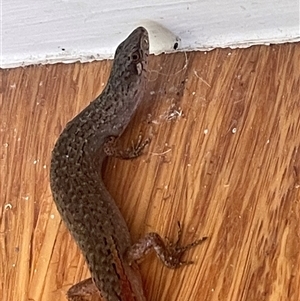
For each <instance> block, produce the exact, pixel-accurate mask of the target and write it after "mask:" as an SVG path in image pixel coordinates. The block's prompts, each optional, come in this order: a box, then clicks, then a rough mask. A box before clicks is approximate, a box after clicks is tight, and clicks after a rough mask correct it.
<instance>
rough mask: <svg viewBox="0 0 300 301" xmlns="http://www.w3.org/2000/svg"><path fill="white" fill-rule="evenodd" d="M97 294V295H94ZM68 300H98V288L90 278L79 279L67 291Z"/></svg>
mask: <svg viewBox="0 0 300 301" xmlns="http://www.w3.org/2000/svg"><path fill="white" fill-rule="evenodd" d="M96 296H97V297H96ZM67 298H68V301H96V300H97V301H98V300H99V301H100V300H101V299H99V290H98V289H97V287H96V286H95V284H94V282H93V280H92V278H88V279H85V280H83V281H80V282H78V283H76V284H74V285H73V286H71V288H69V290H68V292H67Z"/></svg>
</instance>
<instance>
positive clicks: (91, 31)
mask: <svg viewBox="0 0 300 301" xmlns="http://www.w3.org/2000/svg"><path fill="white" fill-rule="evenodd" d="M1 9H2V11H1V12H0V13H1V62H0V63H1V65H0V67H2V68H11V67H17V66H25V65H30V64H40V63H42V64H46V63H58V62H63V63H70V62H75V61H81V62H89V61H93V60H101V59H107V58H112V55H113V53H114V50H115V48H116V46H117V45H118V44H119V43H120V42H121V41H122V40H123V39H124V38H126V36H127V35H128V34H129V33H130V32H131V31H132V30H133V29H134V28H135V27H136V26H139V25H143V26H145V27H146V28H147V29H149V31H150V45H151V46H152V47H151V52H152V53H156V54H158V53H161V52H171V51H173V46H174V42H175V41H176V37H179V44H180V45H179V46H180V47H179V50H180V51H191V50H210V49H213V48H216V47H232V48H234V47H248V46H251V45H255V44H270V43H285V42H296V41H300V24H299V19H300V16H299V1H298V0H260V1H259V0H256V1H253V0H252V1H248V0H223V1H214V0H194V1H193V0H191V1H187V0H173V1H164V0H153V1H146V0H43V1H36V0H1ZM150 20H153V21H156V22H157V23H158V24H160V25H162V26H163V27H165V28H168V29H169V32H168V31H166V30H161V29H160V26H158V25H157V24H155V23H153V22H152V21H150ZM172 33H173V34H172Z"/></svg>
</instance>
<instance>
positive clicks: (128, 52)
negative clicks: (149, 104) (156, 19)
mask: <svg viewBox="0 0 300 301" xmlns="http://www.w3.org/2000/svg"><path fill="white" fill-rule="evenodd" d="M148 55H149V38H148V32H147V30H146V29H145V28H144V27H138V28H136V29H135V30H134V31H133V32H132V33H131V34H130V35H129V36H128V37H127V38H126V39H125V40H124V41H123V42H122V43H121V44H120V45H119V46H118V48H117V50H116V53H115V57H114V62H113V67H112V69H113V70H112V73H111V74H112V76H113V77H114V78H113V81H111V80H110V82H114V83H115V84H116V85H122V87H123V89H126V90H127V91H132V92H134V91H135V90H139V89H141V88H142V87H141V84H142V83H143V82H144V79H145V74H146V71H147V62H148Z"/></svg>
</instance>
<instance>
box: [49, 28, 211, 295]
mask: <svg viewBox="0 0 300 301" xmlns="http://www.w3.org/2000/svg"><path fill="white" fill-rule="evenodd" d="M148 56H149V37H148V32H147V30H146V29H145V28H144V27H138V28H136V29H135V30H134V31H133V32H132V33H131V34H130V35H129V36H128V37H127V38H126V39H125V40H124V41H123V42H122V43H121V44H120V45H119V46H118V47H117V49H116V52H115V56H114V61H113V66H112V70H111V73H110V76H109V79H108V82H107V84H106V86H105V88H104V89H103V91H102V93H101V94H100V95H99V96H97V97H96V98H95V100H94V101H92V102H91V103H90V104H89V105H88V106H87V107H86V108H85V109H83V110H82V111H81V112H80V113H79V114H78V115H77V116H75V117H74V118H73V119H72V120H71V121H69V122H68V123H67V125H66V127H65V128H64V129H63V131H62V133H61V134H60V136H59V138H58V139H57V141H56V143H55V146H54V148H53V150H52V156H51V167H50V187H51V191H52V195H53V199H54V202H55V204H56V206H57V209H58V212H59V213H60V215H61V218H62V220H63V222H64V223H65V225H66V226H67V229H68V230H69V231H70V233H71V235H72V236H73V238H74V239H75V241H76V243H77V245H78V246H79V248H80V250H81V252H82V253H83V255H84V257H85V259H86V261H87V264H88V267H89V269H90V272H91V276H92V277H91V278H89V279H86V280H83V281H81V282H79V283H77V284H75V285H74V286H72V287H71V288H70V289H69V290H68V292H67V298H68V300H70V301H75V300H84V297H85V296H88V295H90V294H94V293H98V294H99V295H100V297H101V300H105V301H146V297H145V295H144V291H143V285H142V280H141V276H140V273H139V269H138V266H137V261H139V260H140V259H141V258H142V257H143V256H144V255H145V254H147V253H149V251H150V250H151V249H154V250H155V251H156V253H157V254H158V256H159V258H160V259H161V260H162V261H163V263H164V264H165V265H167V266H168V267H170V268H177V267H179V266H181V265H182V264H185V262H184V261H181V259H180V258H181V256H182V254H183V253H184V252H185V251H186V250H187V249H189V248H191V247H193V246H195V245H197V244H199V243H200V242H201V241H203V240H204V239H206V237H204V238H202V239H200V240H198V241H195V242H194V243H191V244H189V245H187V246H179V244H178V243H176V244H171V243H169V244H165V243H164V241H163V239H162V238H161V237H160V236H159V235H158V234H157V233H148V234H147V235H146V236H145V237H144V238H142V239H140V240H139V241H138V242H136V243H135V244H132V242H131V238H130V233H129V230H128V227H127V225H126V222H125V220H124V218H123V216H122V215H121V213H120V210H119V209H118V207H117V205H116V204H115V202H114V200H113V198H112V196H111V195H110V193H109V192H108V191H107V189H106V187H105V185H104V183H103V181H102V178H101V173H100V170H101V166H102V162H103V160H104V159H105V158H106V157H107V156H108V155H116V156H117V153H116V152H115V150H114V148H113V144H114V142H115V139H117V138H118V137H119V136H120V135H121V134H122V133H123V131H124V129H125V128H126V126H127V125H128V123H129V121H130V120H131V118H132V116H133V114H134V113H135V111H136V108H137V106H138V104H139V103H140V101H141V99H142V98H143V94H144V91H145V85H146V81H147V75H146V72H147V69H148V68H147V65H148ZM147 143H148V141H147V140H146V141H145V142H144V143H140V145H139V146H138V147H137V149H136V150H135V152H133V154H130V152H128V154H127V155H126V153H122V154H121V155H120V156H121V157H124V158H133V157H136V156H138V155H140V153H141V152H142V149H143V148H144V146H145V145H146V144H147ZM126 156H127V157H126ZM96 166H97V167H98V168H96Z"/></svg>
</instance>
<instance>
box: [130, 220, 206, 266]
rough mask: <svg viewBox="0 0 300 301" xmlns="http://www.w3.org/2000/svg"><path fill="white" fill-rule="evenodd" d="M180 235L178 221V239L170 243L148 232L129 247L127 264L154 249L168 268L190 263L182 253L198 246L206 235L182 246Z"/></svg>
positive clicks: (138, 259)
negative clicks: (184, 259)
mask: <svg viewBox="0 0 300 301" xmlns="http://www.w3.org/2000/svg"><path fill="white" fill-rule="evenodd" d="M181 236H182V231H181V226H180V223H178V239H177V240H176V242H175V243H172V242H170V241H169V240H167V241H166V243H165V242H164V240H163V239H162V238H161V236H160V235H159V234H157V233H154V232H152V233H148V234H146V236H145V237H143V238H141V239H140V240H139V241H138V242H137V243H135V244H134V245H132V246H131V247H130V249H129V250H128V251H127V253H126V257H127V260H128V262H129V264H131V263H132V262H133V261H141V260H142V259H143V258H144V257H145V256H146V255H147V254H148V253H149V252H151V251H152V250H154V251H155V253H156V255H157V256H158V258H159V259H160V260H161V261H162V262H163V264H164V265H165V266H167V267H168V268H170V269H177V268H179V267H181V266H183V265H188V264H192V263H193V261H183V260H182V256H183V254H184V253H185V252H186V251H188V250H189V249H191V248H194V247H196V246H198V245H199V244H200V243H202V242H203V241H204V240H206V239H207V237H206V236H205V237H202V238H200V239H198V240H195V241H194V242H192V243H190V244H188V245H185V246H182V245H180V239H181Z"/></svg>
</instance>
